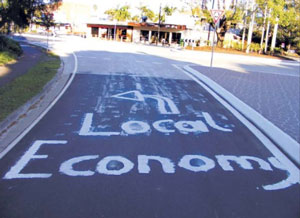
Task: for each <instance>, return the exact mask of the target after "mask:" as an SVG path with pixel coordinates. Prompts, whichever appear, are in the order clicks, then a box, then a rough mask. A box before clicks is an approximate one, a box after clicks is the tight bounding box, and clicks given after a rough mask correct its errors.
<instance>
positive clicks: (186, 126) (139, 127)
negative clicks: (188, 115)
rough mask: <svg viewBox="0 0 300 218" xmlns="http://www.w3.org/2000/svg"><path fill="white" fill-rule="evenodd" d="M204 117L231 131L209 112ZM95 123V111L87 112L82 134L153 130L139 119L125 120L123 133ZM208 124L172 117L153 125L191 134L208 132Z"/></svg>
mask: <svg viewBox="0 0 300 218" xmlns="http://www.w3.org/2000/svg"><path fill="white" fill-rule="evenodd" d="M203 117H204V118H205V121H206V123H207V125H209V126H211V127H212V128H214V129H217V130H219V131H225V132H231V131H232V130H231V129H227V128H223V127H220V126H218V125H217V124H216V123H215V122H214V121H213V119H212V118H211V116H210V115H209V114H208V113H205V112H203ZM92 123H93V113H87V114H85V116H84V120H83V123H82V126H81V128H80V131H79V135H80V136H118V135H122V136H126V135H136V134H149V133H150V132H151V127H150V125H149V124H148V123H147V122H145V121H138V120H130V121H127V122H124V123H123V124H122V125H121V128H122V130H123V133H125V134H121V131H120V132H118V131H105V132H104V131H95V130H94V129H95V127H93V126H92ZM207 125H206V124H205V123H204V122H203V121H201V120H196V121H189V120H181V121H177V122H175V121H173V120H172V119H166V120H158V121H154V122H153V123H152V126H153V128H154V129H155V130H157V131H158V132H161V133H164V134H169V133H175V129H177V130H178V131H179V132H180V133H182V134H189V133H208V132H209V129H208V128H207Z"/></svg>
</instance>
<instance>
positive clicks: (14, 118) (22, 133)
mask: <svg viewBox="0 0 300 218" xmlns="http://www.w3.org/2000/svg"><path fill="white" fill-rule="evenodd" d="M28 43H29V44H33V45H35V46H40V47H43V48H44V46H42V45H37V44H35V43H30V42H28ZM52 52H53V53H55V54H56V55H58V56H59V58H60V59H61V61H62V62H61V63H62V64H61V66H60V68H59V69H58V70H57V74H56V75H55V76H54V78H53V79H52V80H50V81H49V82H48V83H47V84H46V85H45V86H44V88H43V91H42V92H41V93H39V94H37V95H36V96H34V97H33V98H32V99H30V100H29V101H28V102H27V103H25V104H24V105H23V106H21V107H20V108H19V109H17V110H16V111H14V112H13V113H12V114H11V115H9V117H8V118H7V119H5V120H4V121H3V122H1V124H0V127H1V132H2V131H3V130H5V129H6V131H7V132H8V131H9V129H10V125H12V123H14V122H16V123H17V122H18V119H19V117H20V116H22V114H24V112H25V111H28V109H29V108H30V107H32V106H33V105H35V104H37V103H38V102H39V100H40V99H41V98H42V97H43V96H46V95H47V92H49V90H50V89H51V88H52V86H54V84H55V83H58V81H59V80H60V79H62V78H61V77H62V76H63V74H64V72H63V71H64V70H65V67H64V66H65V65H66V63H65V61H64V59H63V58H62V57H61V56H60V55H59V54H58V53H57V52H55V51H54V50H52ZM71 54H72V56H73V58H74V69H73V72H72V73H69V75H68V74H67V73H66V75H68V76H67V79H66V81H64V84H63V85H62V88H61V90H60V91H59V92H58V93H57V94H56V95H55V96H54V97H53V98H52V99H51V100H50V103H49V104H48V105H47V106H46V107H45V108H44V109H43V111H41V112H39V114H38V115H36V116H35V117H34V119H33V120H31V122H29V121H27V125H26V127H24V128H23V130H21V131H19V133H18V134H15V136H14V137H13V139H12V140H11V141H10V142H9V143H7V144H6V145H4V146H3V147H4V149H3V150H2V151H0V159H2V158H3V157H4V156H5V155H6V154H7V153H8V152H9V151H10V150H11V149H12V148H13V147H14V146H15V145H16V144H17V143H18V142H19V141H20V140H21V139H22V138H23V137H24V136H25V135H26V134H27V133H28V132H29V131H30V130H31V129H32V128H33V127H34V126H35V125H36V124H37V123H38V122H39V121H40V120H41V119H42V118H43V117H44V116H45V115H46V114H47V113H48V111H49V110H50V109H51V108H52V107H53V106H54V105H55V104H56V102H57V101H58V100H59V99H60V98H61V96H62V95H63V94H64V93H65V92H66V90H67V89H68V88H69V86H70V85H71V83H72V81H73V79H74V77H75V75H76V72H77V67H78V61H77V56H76V54H75V53H74V52H71ZM4 134H5V133H4Z"/></svg>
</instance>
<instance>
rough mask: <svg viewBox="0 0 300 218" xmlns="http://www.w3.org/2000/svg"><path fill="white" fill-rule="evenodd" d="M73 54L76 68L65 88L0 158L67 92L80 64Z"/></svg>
mask: <svg viewBox="0 0 300 218" xmlns="http://www.w3.org/2000/svg"><path fill="white" fill-rule="evenodd" d="M72 55H73V57H74V61H75V65H74V69H73V72H72V75H71V78H70V79H69V81H68V82H67V84H66V85H65V87H64V88H63V90H62V91H61V92H60V93H59V95H58V96H56V98H55V99H54V100H53V101H52V102H51V104H50V105H49V106H48V107H47V108H46V110H44V111H43V113H41V114H40V116H39V117H38V118H37V119H36V120H35V121H33V123H32V124H31V125H30V126H29V127H27V128H26V129H25V130H24V131H23V132H22V133H21V134H20V135H19V136H18V137H17V138H16V139H15V140H13V141H12V142H11V143H10V144H9V145H8V146H7V147H6V148H5V149H4V150H3V151H2V152H1V153H0V159H2V158H3V157H4V156H5V155H6V154H7V153H8V152H9V151H10V150H11V149H12V148H13V147H14V146H15V145H16V144H17V143H18V142H19V141H21V139H22V138H23V137H24V136H25V135H26V134H27V133H28V132H29V131H30V130H31V129H32V128H33V127H34V126H35V125H36V124H37V123H38V122H39V121H40V120H41V119H42V118H43V117H44V116H45V115H46V114H47V113H48V112H49V111H50V109H51V108H52V107H53V106H54V105H55V104H56V102H57V101H58V100H59V99H60V98H61V96H62V95H63V94H64V93H65V92H66V90H67V89H68V88H69V86H70V85H71V83H72V81H73V79H74V77H75V75H76V72H77V65H78V60H77V56H76V54H75V53H74V52H72Z"/></svg>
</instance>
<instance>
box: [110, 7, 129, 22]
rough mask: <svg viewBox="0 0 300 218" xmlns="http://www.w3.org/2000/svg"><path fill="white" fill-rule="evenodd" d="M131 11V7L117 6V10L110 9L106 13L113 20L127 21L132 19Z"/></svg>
mask: <svg viewBox="0 0 300 218" xmlns="http://www.w3.org/2000/svg"><path fill="white" fill-rule="evenodd" d="M129 9H130V7H129V5H124V6H122V7H119V6H117V7H116V8H113V9H109V10H107V11H105V12H104V13H105V14H107V15H109V16H110V19H111V20H117V21H126V20H130V19H131V14H130V12H129Z"/></svg>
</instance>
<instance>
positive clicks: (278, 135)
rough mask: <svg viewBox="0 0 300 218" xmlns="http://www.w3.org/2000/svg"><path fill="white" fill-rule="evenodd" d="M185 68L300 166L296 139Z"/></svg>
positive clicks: (186, 68) (298, 147) (204, 78)
mask: <svg viewBox="0 0 300 218" xmlns="http://www.w3.org/2000/svg"><path fill="white" fill-rule="evenodd" d="M184 69H185V70H186V71H187V72H189V73H191V74H192V75H193V76H195V77H196V78H197V79H199V80H201V81H202V82H203V83H205V84H206V85H207V86H208V87H210V88H211V89H212V90H214V92H216V93H217V94H218V95H219V96H220V97H222V98H223V99H224V100H225V101H227V102H228V103H229V104H230V105H231V106H232V107H234V108H235V109H236V110H237V111H238V112H239V113H241V114H242V115H243V116H244V117H246V118H247V119H248V120H249V121H250V122H251V123H252V124H254V125H255V126H256V127H257V128H258V129H259V130H260V131H261V132H263V133H264V134H265V135H266V136H267V137H268V138H269V139H271V140H272V141H273V142H274V144H276V146H277V147H278V148H279V149H280V150H281V151H282V152H284V153H285V154H286V155H287V156H288V157H289V158H291V159H292V160H293V161H294V162H295V163H296V164H297V165H298V166H300V145H299V143H298V142H297V141H296V140H294V139H293V138H292V137H290V136H289V135H288V134H286V133H285V132H283V131H282V130H281V129H279V128H278V127H277V126H275V125H274V124H273V123H271V122H270V121H269V120H267V119H266V118H265V117H263V116H262V115H261V114H260V113H258V112H257V111H255V110H254V109H253V108H251V107H250V106H248V105H247V104H245V103H244V102H243V101H241V100H240V99H238V98H237V97H235V96H234V95H233V94H231V93H230V92H228V91H227V90H226V89H224V88H223V87H221V86H220V85H218V84H217V83H216V82H214V81H212V80H211V79H209V78H207V77H206V76H204V75H203V74H201V73H200V72H198V71H196V70H194V69H192V68H191V67H189V66H185V67H184Z"/></svg>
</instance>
